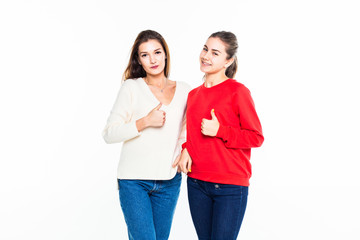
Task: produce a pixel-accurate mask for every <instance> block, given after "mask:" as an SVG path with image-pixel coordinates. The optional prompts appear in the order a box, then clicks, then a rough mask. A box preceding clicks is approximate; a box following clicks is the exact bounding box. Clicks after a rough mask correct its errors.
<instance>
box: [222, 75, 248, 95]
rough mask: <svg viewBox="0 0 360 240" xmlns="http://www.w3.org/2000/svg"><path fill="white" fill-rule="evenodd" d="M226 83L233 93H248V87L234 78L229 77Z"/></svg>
mask: <svg viewBox="0 0 360 240" xmlns="http://www.w3.org/2000/svg"><path fill="white" fill-rule="evenodd" d="M228 81H229V82H228V84H227V85H226V86H227V87H228V88H229V89H230V90H231V91H232V92H233V93H235V94H236V93H240V94H242V93H250V91H249V89H248V88H247V87H246V86H245V85H244V84H242V83H240V82H238V81H236V80H235V79H229V80H228Z"/></svg>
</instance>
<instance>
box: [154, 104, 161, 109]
mask: <svg viewBox="0 0 360 240" xmlns="http://www.w3.org/2000/svg"><path fill="white" fill-rule="evenodd" d="M161 106H162V103H159V105H157V106H156V107H155V108H154V110H159V109H160V108H161Z"/></svg>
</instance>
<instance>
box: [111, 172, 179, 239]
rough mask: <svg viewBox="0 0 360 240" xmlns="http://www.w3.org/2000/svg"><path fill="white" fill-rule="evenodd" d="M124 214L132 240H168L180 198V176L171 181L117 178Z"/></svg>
mask: <svg viewBox="0 0 360 240" xmlns="http://www.w3.org/2000/svg"><path fill="white" fill-rule="evenodd" d="M118 184H119V196H120V204H121V208H122V211H123V213H124V218H125V221H126V225H127V228H128V234H129V239H131V240H142V239H144V240H167V239H168V238H169V234H170V228H171V223H172V219H173V216H174V211H175V206H176V203H177V200H178V197H179V192H180V185H181V173H177V174H176V175H175V177H174V178H173V179H171V180H122V179H118Z"/></svg>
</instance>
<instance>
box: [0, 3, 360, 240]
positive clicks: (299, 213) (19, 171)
mask: <svg viewBox="0 0 360 240" xmlns="http://www.w3.org/2000/svg"><path fill="white" fill-rule="evenodd" d="M359 5H360V4H359V3H358V1H350V0H342V1H335V0H334V1H332V0H327V1H325V0H323V1H322V0H302V1H288V0H282V1H281V0H274V1H268V0H252V1H250V0H234V1H226V0H223V1H210V0H207V1H200V0H193V1H184V0H182V1H169V0H168V1H165V0H154V1H139V0H136V1H115V0H114V1H109V0H102V1H95V0H71V1H69V0H62V1H55V0H53V1H45V0H44V1H40V0H33V1H30V0H27V1H25V0H23V1H18V0H14V1H10V0H3V1H1V3H0V35H1V37H0V79H1V84H0V107H1V108H0V109H1V118H0V119H1V124H0V139H1V150H0V161H1V165H0V186H1V187H0V191H1V198H0V203H1V204H0V226H1V230H0V239H6V240H12V239H19V240H20V239H37V240H45V239H46V240H47V239H53V240H60V239H61V240H64V239H66V240H68V239H86V240H99V239H101V240H102V239H105V240H115V239H126V225H125V223H124V220H123V216H122V213H121V209H120V206H119V200H118V195H117V186H116V167H117V162H118V158H119V153H120V148H121V145H120V144H115V145H106V144H105V143H104V141H103V139H102V137H101V132H102V129H103V127H104V126H105V123H106V119H107V117H108V115H109V112H110V109H111V107H112V104H113V102H114V101H115V97H116V93H117V91H118V89H119V86H120V80H121V75H122V73H123V71H124V69H125V65H126V63H127V61H128V57H129V52H130V48H131V45H132V43H133V41H134V40H135V37H136V35H137V34H138V33H139V32H140V31H141V30H145V29H153V30H156V31H158V32H160V33H161V34H162V35H163V36H164V38H165V39H166V41H167V42H168V44H169V47H170V52H171V60H172V68H171V79H173V80H181V81H186V82H187V83H189V84H190V85H192V86H193V87H196V86H198V85H200V84H201V78H202V73H201V72H200V70H199V63H198V56H199V53H200V51H201V48H202V46H203V44H204V43H205V41H206V39H207V37H208V36H209V35H210V34H211V33H213V32H215V31H218V30H228V31H232V32H234V33H235V34H236V35H237V37H238V40H239V46H240V49H239V53H238V57H239V64H240V69H239V72H238V74H237V76H236V79H237V80H238V81H240V82H242V83H244V84H245V85H246V86H247V87H248V88H249V89H250V90H251V92H252V96H253V98H254V101H255V104H256V108H257V111H258V114H259V117H260V119H261V122H262V125H263V130H264V135H265V142H264V145H263V146H262V147H261V148H259V149H254V150H253V155H252V160H251V161H252V164H253V177H252V179H251V186H250V195H249V201H248V208H247V211H246V214H245V219H244V222H243V225H242V229H241V231H240V234H239V239H260V240H261V239H266V240H267V239H277V240H288V239H292V240H303V239H347V240H351V239H360V233H359V216H360V207H359V202H360V188H359V187H360V175H359V174H358V172H359V170H360V164H359V161H360V154H359V143H360V141H359V134H360V128H359V122H360V116H359V115H360V114H359V103H360V96H359V94H358V91H359V90H360V88H359V84H358V83H357V82H359V80H360V71H359V67H360V57H359V56H360V47H359V42H360V33H359V29H360V26H359V22H360V15H359V12H360V8H359ZM184 180H185V178H184ZM170 239H175V240H182V239H186V240H187V239H189V240H192V239H196V234H195V230H194V228H193V225H192V222H191V218H190V213H189V209H188V203H187V196H186V185H185V184H183V185H182V191H181V196H180V199H179V203H178V206H177V210H176V213H175V217H174V223H173V228H172V232H171V236H170Z"/></svg>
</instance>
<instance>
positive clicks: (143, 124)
mask: <svg viewBox="0 0 360 240" xmlns="http://www.w3.org/2000/svg"><path fill="white" fill-rule="evenodd" d="M149 126H150V125H149V121H148V117H147V116H145V117H143V118H140V119H138V120H136V128H137V130H138V132H141V131H143V130H144V129H145V128H148V127H149Z"/></svg>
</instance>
